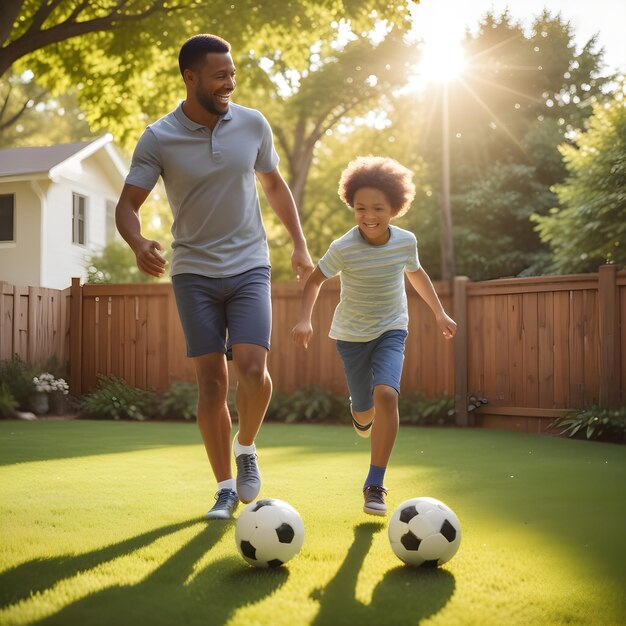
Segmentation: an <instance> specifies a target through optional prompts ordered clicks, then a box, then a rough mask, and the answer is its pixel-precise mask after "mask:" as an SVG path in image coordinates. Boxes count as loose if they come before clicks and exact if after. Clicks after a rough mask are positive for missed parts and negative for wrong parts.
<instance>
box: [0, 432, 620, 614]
mask: <svg viewBox="0 0 626 626" xmlns="http://www.w3.org/2000/svg"><path fill="white" fill-rule="evenodd" d="M258 445H259V451H260V462H261V469H262V472H263V479H264V483H263V489H262V492H261V494H262V495H263V496H267V497H276V498H280V499H283V500H286V501H287V502H289V503H291V504H292V505H293V506H295V507H296V508H297V509H298V511H299V512H300V514H301V515H302V518H303V520H304V525H305V543H304V547H303V548H302V551H301V552H300V554H299V555H297V556H296V557H295V558H294V559H293V560H292V561H291V562H290V563H289V564H288V565H287V566H286V567H282V568H279V569H277V570H255V569H254V568H251V567H249V566H248V565H247V564H246V563H245V562H244V561H243V560H242V559H241V558H240V557H239V555H238V553H237V550H236V547H235V544H234V524H233V523H232V522H226V523H224V522H215V521H214V522H211V523H207V522H204V521H202V515H203V514H204V513H205V512H206V510H208V508H209V507H210V506H211V504H212V502H213V499H212V497H213V491H214V483H213V480H212V477H211V474H210V469H209V464H208V462H207V461H206V459H205V454H204V449H203V447H202V445H201V443H200V437H199V434H198V432H197V430H196V427H195V425H193V424H165V423H116V422H87V421H39V422H14V421H11V422H7V421H5V422H0V537H1V541H0V624H3V625H4V624H33V623H43V624H63V625H64V626H71V625H74V624H81V625H83V624H107V625H109V624H133V625H143V624H149V625H155V624H167V625H173V626H174V625H178V624H184V625H188V624H189V625H194V624H203V625H217V624H219V625H221V624H229V625H235V624H237V625H246V626H251V625H257V624H267V625H270V624H271V625H273V626H274V625H276V626H280V625H285V626H297V625H300V624H305V625H307V624H315V625H331V626H335V625H340V624H350V625H351V626H361V625H363V624H372V625H376V626H389V625H395V624H433V625H434V624H441V625H446V626H447V625H452V624H459V625H466V624H477V625H481V626H483V625H490V624H493V625H497V626H509V625H513V624H532V625H553V624H557V625H558V624H599V625H602V626H607V625H612V624H615V625H618V624H624V623H626V598H625V593H624V588H625V586H624V582H625V581H626V541H625V536H626V496H625V489H624V486H625V484H626V480H625V479H626V447H623V446H621V447H620V446H616V445H611V444H600V443H591V442H583V441H571V440H565V439H556V438H549V437H541V436H535V435H522V434H515V433H502V432H494V431H483V430H466V431H463V430H455V429H424V428H422V429H419V428H403V429H401V431H400V435H399V438H398V443H397V445H396V449H395V451H394V456H393V458H392V465H391V467H390V469H389V471H388V472H387V485H388V487H389V488H390V491H389V496H388V500H389V502H390V504H391V508H392V509H393V508H394V507H395V506H397V505H398V504H400V503H401V502H402V501H404V500H406V499H408V498H411V497H416V496H420V495H428V496H433V497H435V498H439V499H440V500H443V501H444V502H445V503H446V504H448V505H449V506H451V507H452V508H453V509H454V510H455V512H456V513H457V515H458V516H459V518H460V520H461V524H462V527H463V540H462V543H461V547H460V549H459V552H458V553H457V555H456V556H455V557H454V558H453V559H452V560H451V561H450V562H449V563H447V564H446V565H444V566H443V567H441V568H439V569H438V570H424V571H422V570H415V569H411V568H408V567H405V566H404V565H403V564H402V563H401V562H400V561H399V560H398V559H397V558H396V557H395V556H394V554H393V553H392V551H391V548H390V547H389V543H388V540H387V528H386V521H384V520H383V521H379V520H378V519H377V518H373V517H370V516H367V515H365V514H364V513H362V511H361V506H362V496H361V492H360V488H361V484H362V481H363V478H364V476H365V473H366V470H367V467H368V463H369V447H368V446H369V442H367V441H365V440H362V439H359V438H357V437H356V436H355V434H354V433H353V431H352V429H351V428H350V427H345V426H310V425H290V426H287V425H274V424H268V425H266V426H264V427H263V429H262V432H261V435H260V437H259V439H258Z"/></svg>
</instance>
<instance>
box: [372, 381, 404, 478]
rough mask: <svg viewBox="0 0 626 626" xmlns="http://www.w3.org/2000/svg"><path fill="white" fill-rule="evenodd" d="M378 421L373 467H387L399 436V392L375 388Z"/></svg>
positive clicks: (380, 386)
mask: <svg viewBox="0 0 626 626" xmlns="http://www.w3.org/2000/svg"><path fill="white" fill-rule="evenodd" d="M374 407H375V410H376V421H375V422H374V425H373V426H372V455H371V462H372V465H374V466H376V467H387V465H388V463H389V458H390V457H391V452H392V450H393V446H394V444H395V442H396V436H397V435H398V425H399V422H400V420H399V416H398V392H397V391H396V390H395V389H394V388H393V387H389V386H388V385H376V386H375V387H374Z"/></svg>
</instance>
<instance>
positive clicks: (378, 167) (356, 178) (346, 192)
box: [338, 156, 415, 217]
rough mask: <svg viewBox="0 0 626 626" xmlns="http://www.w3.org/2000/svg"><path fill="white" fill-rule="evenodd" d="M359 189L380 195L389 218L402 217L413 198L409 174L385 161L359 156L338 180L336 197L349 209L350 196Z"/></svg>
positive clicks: (410, 174) (378, 158) (395, 164)
mask: <svg viewBox="0 0 626 626" xmlns="http://www.w3.org/2000/svg"><path fill="white" fill-rule="evenodd" d="M363 187H373V188H374V189H379V190H380V191H382V192H383V193H384V194H385V197H386V198H387V201H388V202H389V204H390V205H391V210H392V215H393V217H400V216H401V215H404V214H405V213H406V212H407V211H408V210H409V207H410V206H411V202H413V198H415V185H414V184H413V174H412V172H411V170H409V169H407V168H406V167H404V165H402V164H400V163H398V161H396V160H395V159H391V158H389V157H379V156H366V157H364V156H361V157H357V158H356V159H354V161H350V163H348V165H347V167H346V169H345V170H344V171H343V172H342V174H341V178H340V179H339V189H338V192H339V197H340V198H341V199H342V200H343V202H345V203H346V204H347V205H348V206H349V207H350V208H351V209H353V208H354V194H355V193H356V192H357V191H358V190H359V189H362V188H363Z"/></svg>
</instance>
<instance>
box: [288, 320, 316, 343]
mask: <svg viewBox="0 0 626 626" xmlns="http://www.w3.org/2000/svg"><path fill="white" fill-rule="evenodd" d="M291 336H292V337H293V341H294V343H295V344H296V345H297V346H302V347H303V348H308V346H309V341H311V337H312V336H313V326H311V322H310V321H308V320H305V321H301V322H298V323H297V324H296V325H295V326H294V327H293V330H292V331H291Z"/></svg>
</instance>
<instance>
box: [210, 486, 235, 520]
mask: <svg viewBox="0 0 626 626" xmlns="http://www.w3.org/2000/svg"><path fill="white" fill-rule="evenodd" d="M215 500H216V502H215V504H214V505H213V508H212V509H211V510H210V511H209V512H208V513H207V514H206V515H205V516H204V517H206V519H231V518H232V517H233V513H234V512H235V509H236V508H237V505H238V504H239V498H238V497H237V493H236V492H235V491H233V490H232V489H220V490H219V491H218V492H217V493H216V494H215Z"/></svg>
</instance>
